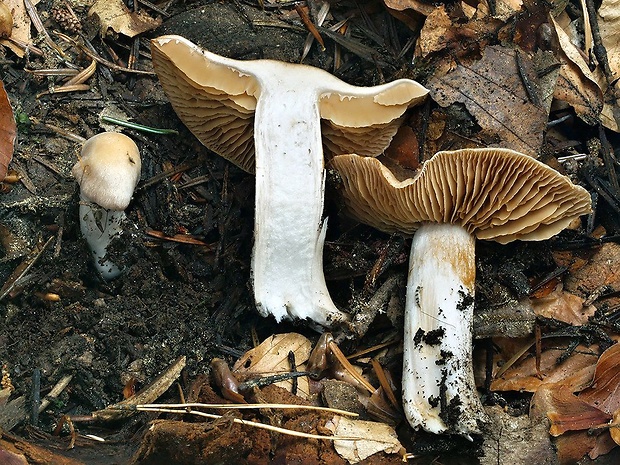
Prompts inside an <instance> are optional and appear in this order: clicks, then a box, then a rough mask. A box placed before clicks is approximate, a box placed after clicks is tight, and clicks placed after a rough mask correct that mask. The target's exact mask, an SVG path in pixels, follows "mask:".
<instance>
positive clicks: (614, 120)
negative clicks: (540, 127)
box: [596, 0, 620, 132]
mask: <svg viewBox="0 0 620 465" xmlns="http://www.w3.org/2000/svg"><path fill="white" fill-rule="evenodd" d="M597 13H598V18H597V19H598V25H599V32H600V35H601V40H602V42H603V46H604V47H605V50H606V52H607V60H608V62H609V67H610V69H611V72H612V76H611V78H612V79H613V80H615V79H618V78H619V77H620V0H603V2H602V3H601V6H600V8H599V9H598V12H597ZM596 77H597V79H598V83H599V85H600V87H601V88H602V89H603V90H604V91H606V90H607V79H606V77H605V76H604V73H603V71H602V70H601V67H600V66H599V67H598V69H597V70H596ZM614 88H615V89H614V90H615V93H618V92H619V91H620V87H619V86H618V82H614ZM613 93H614V92H609V91H607V94H609V95H608V98H606V99H605V100H606V101H605V105H604V107H603V111H602V114H601V121H602V123H603V125H604V126H605V127H607V128H609V129H611V130H613V131H616V132H618V131H620V106H619V105H618V103H617V102H616V101H615V99H614V96H613V95H612V94H613Z"/></svg>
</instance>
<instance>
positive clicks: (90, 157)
mask: <svg viewBox="0 0 620 465" xmlns="http://www.w3.org/2000/svg"><path fill="white" fill-rule="evenodd" d="M140 168H141V160H140V152H139V151H138V147H137V145H136V144H135V142H134V141H133V140H132V139H130V138H129V137H127V136H125V135H124V134H120V133H116V132H104V133H101V134H97V135H96V136H93V137H91V138H90V139H88V140H87V141H86V142H84V145H83V146H82V151H81V155H80V158H79V160H78V161H77V163H76V164H75V165H74V166H73V169H72V170H71V173H72V174H73V176H74V177H75V179H76V180H77V182H78V183H79V185H80V208H79V215H80V229H81V231H82V234H83V235H84V238H85V239H86V242H87V243H88V246H89V247H90V250H91V251H92V254H93V258H94V262H95V267H96V268H97V270H98V271H99V273H101V276H102V277H103V278H105V279H113V278H116V277H117V276H119V275H120V273H121V269H120V267H119V266H118V265H116V264H115V263H113V262H112V261H110V260H109V259H107V258H106V254H107V250H108V246H109V245H110V242H111V240H112V239H113V238H114V237H115V236H117V235H119V234H120V233H121V223H122V221H123V219H124V218H125V212H124V210H125V209H126V208H127V206H128V205H129V202H130V201H131V197H132V196H133V191H134V189H135V188H136V185H137V184H138V181H139V180H140Z"/></svg>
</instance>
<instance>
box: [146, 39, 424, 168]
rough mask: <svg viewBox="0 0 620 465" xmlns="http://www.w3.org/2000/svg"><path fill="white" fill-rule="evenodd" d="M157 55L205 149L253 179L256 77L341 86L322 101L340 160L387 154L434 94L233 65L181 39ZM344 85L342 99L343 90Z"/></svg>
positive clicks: (173, 96) (159, 46)
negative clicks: (414, 109) (408, 113)
mask: <svg viewBox="0 0 620 465" xmlns="http://www.w3.org/2000/svg"><path fill="white" fill-rule="evenodd" d="M151 52H152V58H153V66H154V68H155V71H156V72H157V76H158V78H159V81H160V82H161V84H162V86H163V88H164V91H165V92H166V95H167V96H168V98H169V100H170V102H171V104H172V106H173V108H174V110H175V111H176V113H177V115H178V116H179V118H180V119H181V120H182V121H183V123H184V124H185V125H186V126H187V127H188V128H189V129H190V131H192V133H193V134H194V135H195V136H196V137H197V138H198V139H199V140H200V141H201V142H202V143H203V144H204V145H205V146H207V147H208V148H210V149H211V150H213V151H214V152H216V153H217V154H219V155H221V156H222V157H224V158H226V159H228V160H229V161H231V162H233V163H235V164H236V165H237V166H239V167H241V168H242V169H244V170H246V171H249V172H253V171H254V111H255V109H256V105H257V100H258V98H259V96H260V94H261V89H260V82H259V78H257V76H255V74H258V73H261V72H262V73H271V74H280V75H283V76H286V75H293V76H299V75H300V74H306V75H312V76H314V77H315V78H313V79H312V81H313V82H316V83H317V85H319V84H326V87H328V86H331V87H333V89H334V90H333V91H325V92H324V93H323V94H322V95H320V97H319V101H318V102H317V103H318V105H319V111H320V116H321V118H322V131H323V136H324V139H323V140H324V144H325V146H326V147H327V148H328V150H330V151H332V152H333V153H351V152H355V153H358V154H360V155H372V156H376V155H379V154H380V153H381V152H382V151H383V150H385V148H386V147H387V146H388V145H389V143H390V141H391V140H392V137H393V136H394V134H395V133H396V131H397V129H398V127H399V126H400V123H401V121H400V116H401V115H402V114H403V113H404V112H405V110H406V109H407V108H409V107H410V106H413V105H416V104H418V103H421V102H422V101H423V100H424V99H425V97H426V95H427V93H428V90H427V89H425V88H424V87H423V86H422V85H420V84H418V83H416V82H414V81H409V80H404V79H403V80H400V81H395V82H394V83H393V84H394V86H392V87H389V88H385V90H383V91H380V92H378V93H377V94H373V95H370V92H367V93H364V92H360V91H359V90H362V91H363V90H364V89H369V90H370V89H374V88H361V87H354V86H350V85H348V84H346V83H344V82H342V81H340V80H339V79H337V78H335V77H334V76H332V75H331V74H329V73H328V72H326V71H323V70H320V69H318V68H313V67H310V66H306V65H300V64H292V63H283V62H278V61H273V60H252V61H245V62H244V61H236V60H230V59H227V58H224V57H220V56H218V55H215V54H213V53H210V52H208V51H204V50H201V49H200V48H199V47H198V46H196V45H194V44H192V43H191V42H189V41H187V40H186V39H183V38H182V37H179V36H163V37H159V38H157V39H154V40H153V41H152V42H151ZM255 71H256V73H255ZM293 71H294V72H293ZM291 79H295V77H292V78H291ZM299 85H300V86H303V85H304V84H303V83H300V84H299ZM341 86H342V92H339V91H337V90H336V89H337V88H340V87H341ZM352 90H353V91H354V92H353V93H351V91H352ZM355 91H357V92H355ZM265 124H268V122H265Z"/></svg>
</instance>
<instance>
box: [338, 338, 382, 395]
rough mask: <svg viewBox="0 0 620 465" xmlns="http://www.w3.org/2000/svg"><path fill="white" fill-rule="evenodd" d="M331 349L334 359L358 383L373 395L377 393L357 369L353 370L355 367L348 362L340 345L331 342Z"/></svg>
mask: <svg viewBox="0 0 620 465" xmlns="http://www.w3.org/2000/svg"><path fill="white" fill-rule="evenodd" d="M329 349H330V350H331V351H332V354H333V355H334V357H336V359H337V360H338V361H339V362H340V364H341V365H342V367H343V368H344V369H345V370H347V371H348V372H349V373H350V374H351V376H353V377H354V378H355V379H356V380H357V381H359V382H360V384H361V385H362V386H364V387H365V388H366V390H368V392H370V393H371V394H372V393H374V392H375V391H376V389H375V388H374V387H373V386H372V385H371V384H370V383H369V382H368V381H366V379H365V378H364V377H363V376H362V375H360V374H359V373H358V372H357V371H356V370H355V368H353V365H351V363H350V362H349V361H348V360H347V357H345V355H344V354H343V353H342V351H341V350H340V347H338V344H336V343H335V342H334V341H330V342H329Z"/></svg>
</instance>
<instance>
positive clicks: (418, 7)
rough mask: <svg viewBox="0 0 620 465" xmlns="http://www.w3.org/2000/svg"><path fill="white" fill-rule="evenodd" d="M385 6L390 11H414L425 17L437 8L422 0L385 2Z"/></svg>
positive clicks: (389, 0) (388, 0)
mask: <svg viewBox="0 0 620 465" xmlns="http://www.w3.org/2000/svg"><path fill="white" fill-rule="evenodd" d="M383 3H385V6H387V7H388V8H389V9H390V10H395V11H407V10H413V11H415V12H416V13H420V14H422V15H424V16H428V15H430V14H431V13H432V12H433V10H434V9H435V7H434V6H433V4H431V3H426V2H422V1H420V0H384V2H383Z"/></svg>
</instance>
